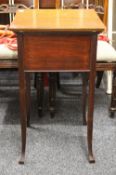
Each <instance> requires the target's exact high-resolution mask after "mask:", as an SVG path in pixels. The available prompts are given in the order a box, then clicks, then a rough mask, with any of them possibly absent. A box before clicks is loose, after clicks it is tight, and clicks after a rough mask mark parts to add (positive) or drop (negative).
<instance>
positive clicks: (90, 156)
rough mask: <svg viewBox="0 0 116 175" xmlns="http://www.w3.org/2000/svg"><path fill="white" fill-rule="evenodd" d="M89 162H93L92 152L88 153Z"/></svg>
mask: <svg viewBox="0 0 116 175" xmlns="http://www.w3.org/2000/svg"><path fill="white" fill-rule="evenodd" d="M89 163H95V158H94V156H93V154H89Z"/></svg>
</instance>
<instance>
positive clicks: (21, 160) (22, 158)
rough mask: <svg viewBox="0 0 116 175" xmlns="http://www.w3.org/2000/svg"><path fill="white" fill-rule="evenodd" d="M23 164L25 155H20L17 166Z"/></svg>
mask: <svg viewBox="0 0 116 175" xmlns="http://www.w3.org/2000/svg"><path fill="white" fill-rule="evenodd" d="M24 162H25V155H24V154H21V158H20V160H19V162H18V163H19V164H24Z"/></svg>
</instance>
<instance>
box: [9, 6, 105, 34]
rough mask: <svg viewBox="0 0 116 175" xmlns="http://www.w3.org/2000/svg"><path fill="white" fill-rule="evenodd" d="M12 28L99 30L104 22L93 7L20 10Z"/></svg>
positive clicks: (21, 29)
mask: <svg viewBox="0 0 116 175" xmlns="http://www.w3.org/2000/svg"><path fill="white" fill-rule="evenodd" d="M10 29H12V30H14V31H81V32H83V31H84V32H86V31H93V32H94V31H97V32H101V31H103V30H104V29H105V26H104V24H103V23H102V21H101V20H100V18H99V17H98V15H97V14H96V12H95V11H94V10H92V9H89V10H87V9H79V10H77V9H75V10H74V9H73V10H72V9H52V10H46V9H25V10H19V11H17V13H16V16H15V18H14V20H13V22H12V23H11V25H10Z"/></svg>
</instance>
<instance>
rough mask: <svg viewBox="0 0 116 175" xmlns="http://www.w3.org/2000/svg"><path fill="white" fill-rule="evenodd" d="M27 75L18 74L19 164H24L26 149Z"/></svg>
mask: <svg viewBox="0 0 116 175" xmlns="http://www.w3.org/2000/svg"><path fill="white" fill-rule="evenodd" d="M27 80H29V75H28V73H24V72H23V73H21V74H20V118H21V138H22V142H21V143H22V149H21V158H20V160H19V164H24V161H25V148H26V128H27V118H28V120H29V118H30V117H29V109H30V108H29V104H30V102H29V101H30V100H29V95H27V94H28V92H29V87H30V86H29V82H28V81H27ZM28 100H29V101H28Z"/></svg>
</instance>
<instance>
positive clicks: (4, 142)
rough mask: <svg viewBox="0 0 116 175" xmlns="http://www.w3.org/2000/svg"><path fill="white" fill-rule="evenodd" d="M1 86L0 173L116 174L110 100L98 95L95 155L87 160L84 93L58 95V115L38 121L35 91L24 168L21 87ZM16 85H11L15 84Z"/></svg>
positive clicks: (114, 122)
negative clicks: (91, 159) (20, 158)
mask: <svg viewBox="0 0 116 175" xmlns="http://www.w3.org/2000/svg"><path fill="white" fill-rule="evenodd" d="M1 84H2V85H1V87H0V175H116V116H115V117H114V118H113V119H111V118H109V111H108V107H109V102H110V97H109V96H107V95H106V94H105V92H104V90H103V89H102V88H100V89H98V90H96V91H95V111H94V132H93V151H94V155H95V159H96V163H95V164H89V163H88V159H87V143H86V126H83V125H82V108H81V106H82V102H81V95H78V96H75V97H69V96H64V95H63V94H62V93H60V92H58V93H57V100H56V115H55V118H53V119H51V118H50V115H49V111H48V103H47V94H48V92H47V90H46V94H45V96H46V98H45V102H46V103H45V106H44V115H43V117H42V118H39V117H38V113H37V103H36V101H37V99H36V92H35V91H34V89H32V101H31V128H28V129H27V149H26V162H25V165H19V164H18V160H19V155H20V149H21V138H20V120H19V95H18V86H12V85H11V86H10V87H9V86H4V85H5V84H6V82H5V83H4V82H2V83H1ZM11 84H12V83H11Z"/></svg>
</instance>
